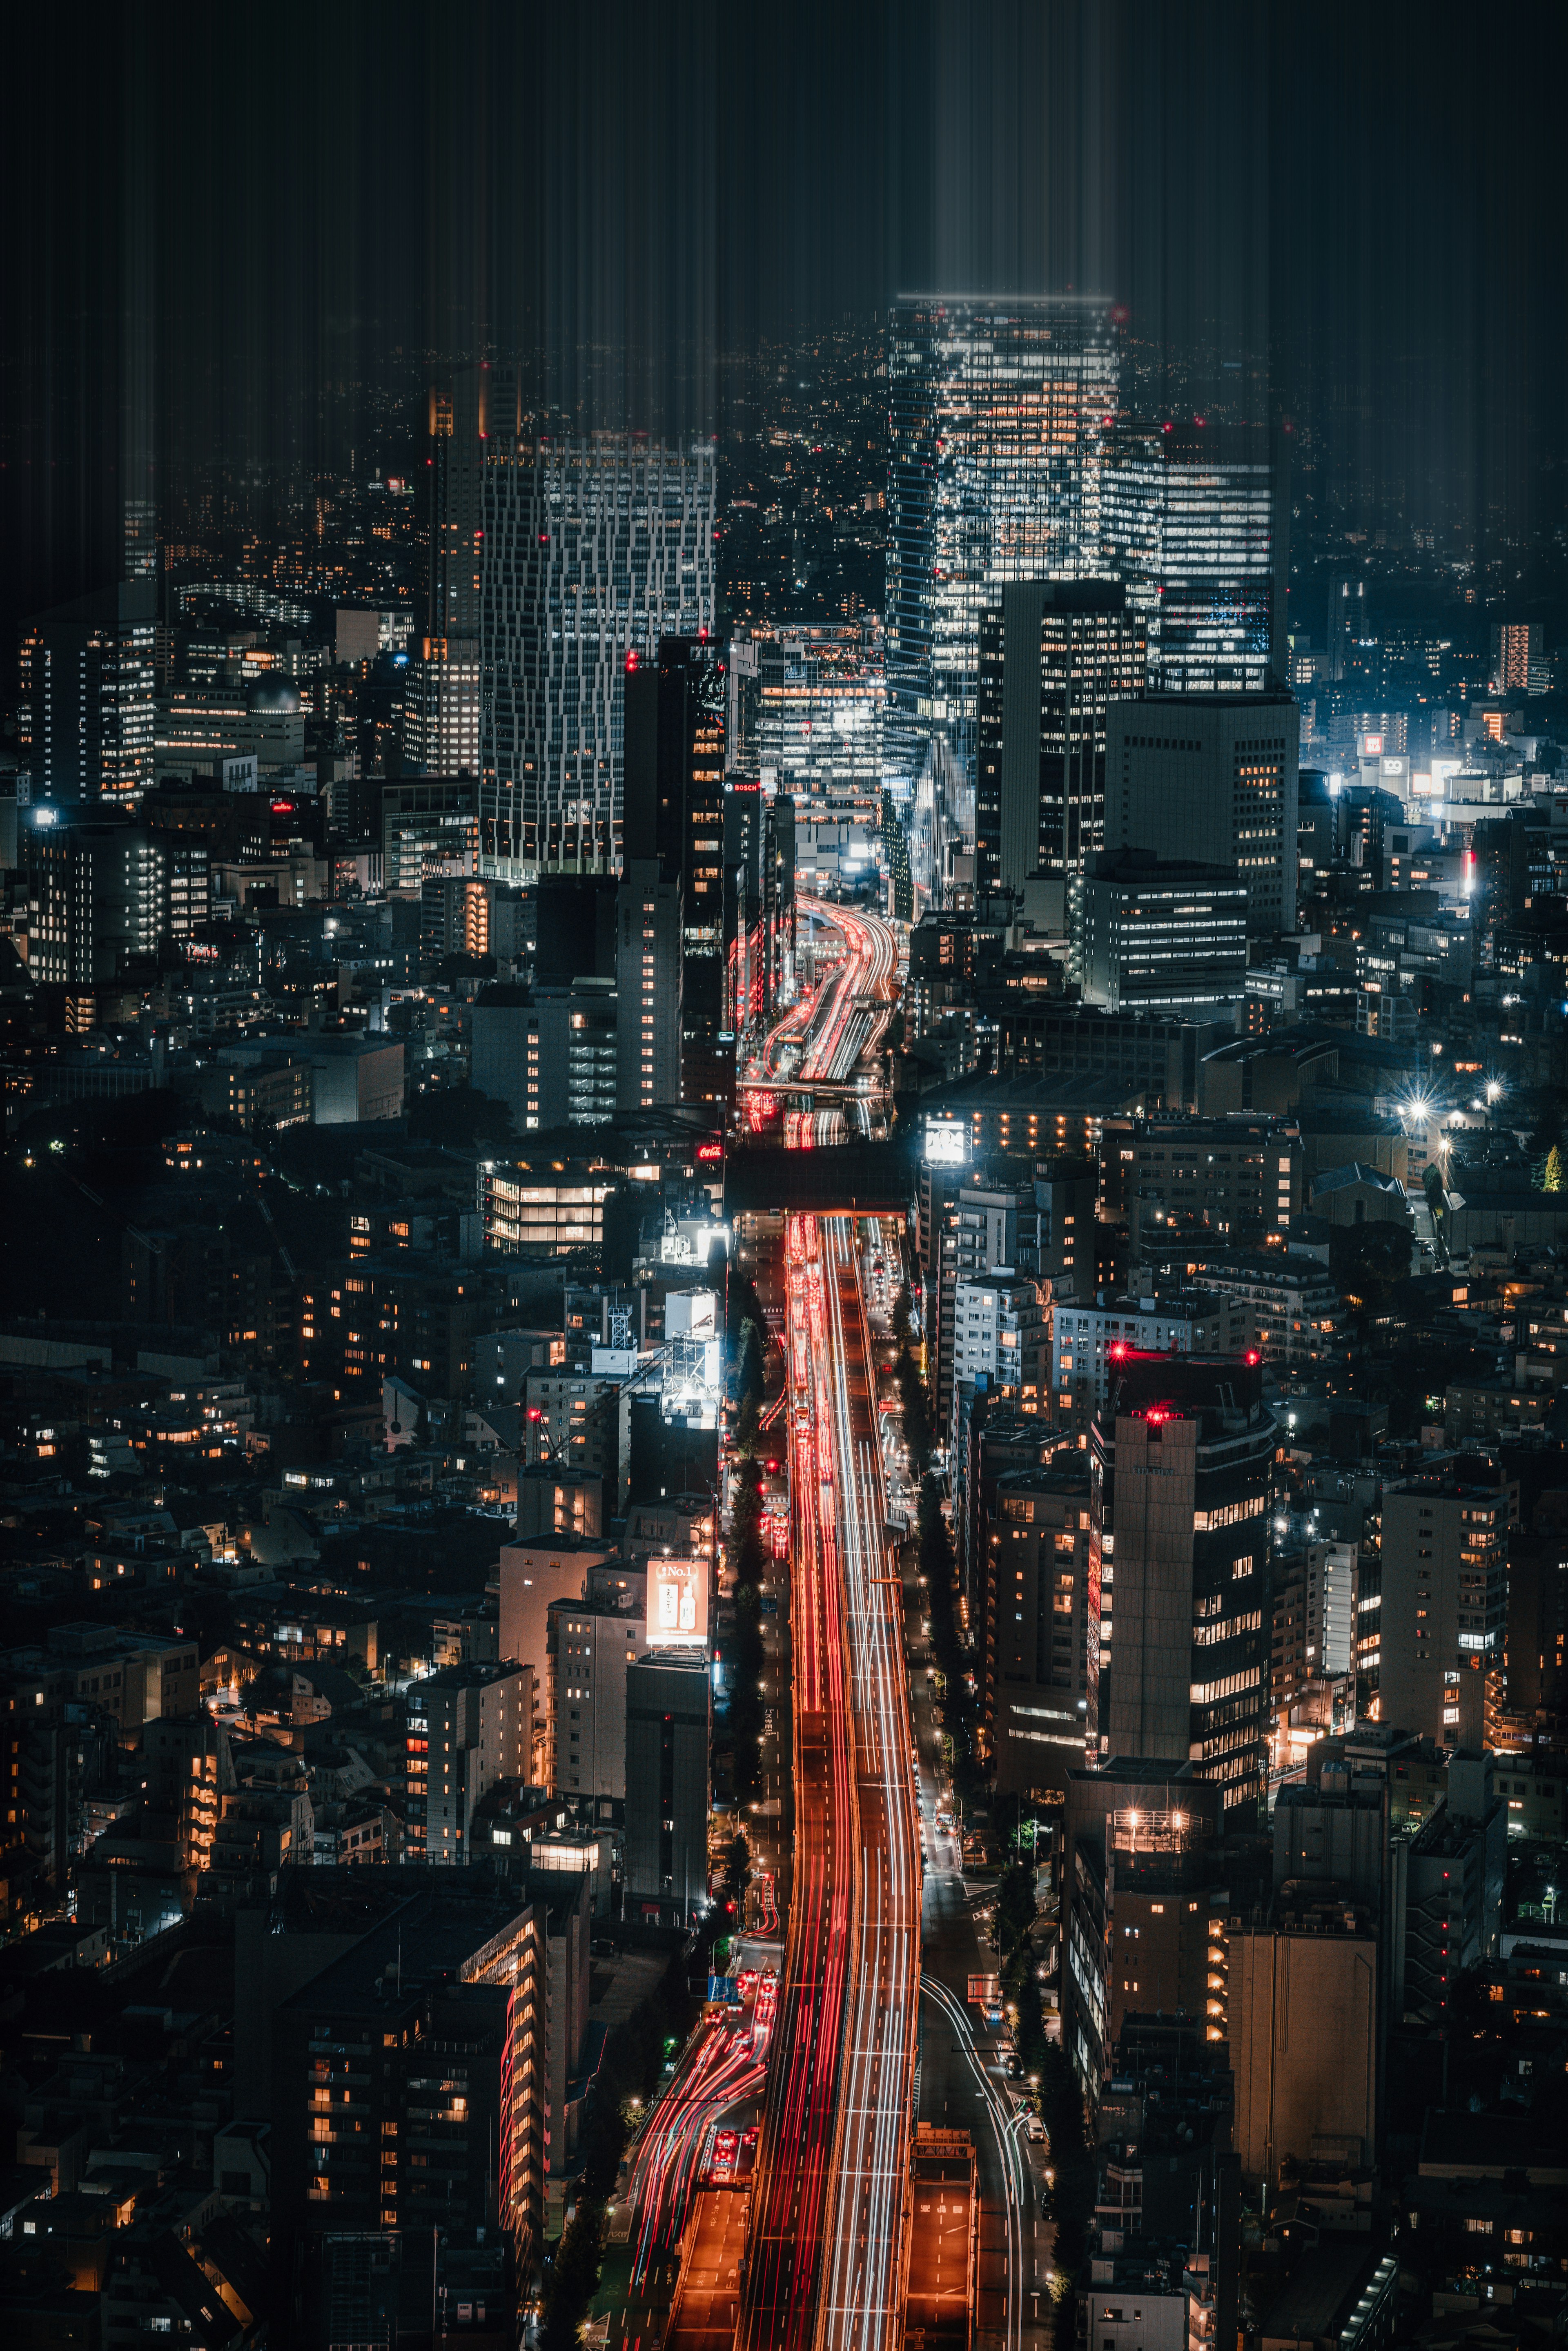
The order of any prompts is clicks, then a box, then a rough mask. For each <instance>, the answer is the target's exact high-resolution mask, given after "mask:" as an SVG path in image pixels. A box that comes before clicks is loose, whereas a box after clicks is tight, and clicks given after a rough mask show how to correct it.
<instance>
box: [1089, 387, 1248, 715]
mask: <svg viewBox="0 0 1568 2351" xmlns="http://www.w3.org/2000/svg"><path fill="white" fill-rule="evenodd" d="M1101 520H1102V527H1103V531H1104V538H1105V559H1106V561H1105V568H1106V569H1107V570H1109V571H1112V572H1113V573H1114V574H1115V576H1116V577H1117V578H1118V579H1119V580H1122V581H1123V582H1124V584H1125V587H1126V590H1127V601H1128V604H1129V606H1130V607H1131V608H1132V610H1133V611H1135V612H1136V613H1137V614H1138V615H1139V617H1140V618H1141V619H1142V621H1143V622H1144V625H1145V632H1146V635H1147V638H1148V647H1149V684H1151V685H1152V686H1155V687H1160V688H1163V689H1164V690H1165V691H1166V692H1167V693H1171V694H1204V693H1214V692H1229V693H1247V694H1255V693H1258V692H1260V691H1261V690H1262V689H1263V688H1264V687H1266V686H1267V685H1268V684H1269V683H1270V675H1271V674H1272V675H1274V676H1275V677H1278V676H1280V675H1282V674H1283V669H1282V664H1283V660H1284V650H1283V644H1282V642H1281V643H1278V644H1277V643H1276V634H1277V632H1279V631H1280V630H1281V627H1282V623H1283V617H1284V586H1283V582H1284V569H1283V561H1282V558H1283V552H1284V547H1283V535H1282V532H1281V529H1280V528H1278V514H1277V507H1276V501H1275V496H1274V472H1273V467H1272V465H1270V459H1269V452H1268V448H1267V445H1266V443H1265V441H1264V437H1263V435H1262V434H1249V433H1248V432H1247V431H1246V430H1245V429H1244V428H1241V427H1232V428H1229V429H1228V430H1222V429H1220V428H1218V427H1216V426H1198V425H1196V424H1188V425H1186V426H1184V427H1177V426H1175V425H1173V424H1169V423H1166V424H1153V425H1126V424H1118V425H1116V426H1114V427H1113V429H1112V431H1111V433H1110V434H1108V435H1107V438H1106V448H1105V462H1104V466H1103V472H1102V475H1101Z"/></svg>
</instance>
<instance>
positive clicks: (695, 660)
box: [622, 634, 735, 1102]
mask: <svg viewBox="0 0 1568 2351" xmlns="http://www.w3.org/2000/svg"><path fill="white" fill-rule="evenodd" d="M727 699H728V686H727V676H726V664H725V661H724V657H723V654H722V652H721V650H720V648H719V647H718V646H717V645H716V643H714V642H713V640H712V639H711V638H710V637H708V636H707V635H706V634H704V635H702V636H700V637H697V636H687V637H683V636H669V637H665V638H664V640H663V642H662V643H661V644H660V646H659V648H658V658H657V660H656V662H652V663H650V662H645V661H643V660H642V659H641V658H640V657H638V656H635V655H629V656H628V659H627V662H626V666H625V674H624V707H625V785H624V801H623V808H624V814H623V820H622V845H623V852H624V856H625V860H626V868H627V872H628V873H630V872H631V871H632V867H633V866H636V867H637V868H639V869H641V868H642V867H643V866H644V865H645V864H647V863H648V862H653V863H656V865H657V867H658V870H659V873H660V876H661V878H662V879H663V881H664V883H668V884H674V885H677V886H678V888H679V891H680V904H681V959H682V979H681V1096H680V1098H681V1100H682V1101H683V1102H725V1101H728V1100H730V1099H732V1098H733V1093H734V1083H735V1057H734V1048H733V1040H731V1042H730V1044H729V1047H728V1050H726V1047H725V1045H724V1043H723V1042H722V1041H721V1040H723V1039H724V1038H725V1037H726V1035H727V1031H726V1029H725V986H724V980H725V969H724V901H725V885H724V873H725V868H724V835H725V785H724V744H725V727H726V718H727Z"/></svg>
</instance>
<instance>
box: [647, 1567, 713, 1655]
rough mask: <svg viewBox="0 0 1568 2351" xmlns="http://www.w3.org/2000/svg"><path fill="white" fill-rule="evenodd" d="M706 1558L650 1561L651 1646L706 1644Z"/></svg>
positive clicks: (662, 1647)
mask: <svg viewBox="0 0 1568 2351" xmlns="http://www.w3.org/2000/svg"><path fill="white" fill-rule="evenodd" d="M707 1585H708V1567H707V1562H706V1559H651V1560H650V1561H649V1562H648V1646H649V1647H650V1648H651V1649H671V1648H682V1649H685V1648H693V1647H695V1646H696V1645H697V1644H698V1643H699V1642H700V1643H701V1644H702V1645H703V1646H705V1647H706V1643H707Z"/></svg>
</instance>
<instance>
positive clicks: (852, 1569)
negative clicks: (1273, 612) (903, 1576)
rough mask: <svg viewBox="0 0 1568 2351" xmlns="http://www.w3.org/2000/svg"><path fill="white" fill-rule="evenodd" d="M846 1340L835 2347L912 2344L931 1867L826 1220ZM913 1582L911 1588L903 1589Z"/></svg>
mask: <svg viewBox="0 0 1568 2351" xmlns="http://www.w3.org/2000/svg"><path fill="white" fill-rule="evenodd" d="M823 1253H824V1257H825V1259H826V1260H827V1275H828V1279H827V1281H826V1285H825V1286H826V1293H827V1301H828V1311H829V1320H830V1329H831V1364H830V1366H828V1367H827V1368H828V1377H827V1379H826V1382H825V1384H824V1389H823V1397H824V1404H825V1408H826V1409H827V1411H828V1412H829V1413H830V1414H831V1416H832V1419H833V1422H834V1425H835V1430H836V1446H837V1452H838V1457H839V1458H840V1459H841V1460H842V1461H844V1462H846V1463H848V1464H849V1465H851V1467H850V1471H849V1474H847V1475H846V1476H845V1478H844V1479H842V1480H841V1486H840V1489H839V1492H838V1494H837V1496H836V1498H835V1500H836V1514H837V1519H838V1525H839V1531H840V1534H841V1559H842V1565H843V1573H844V1582H845V1591H846V1600H847V1613H846V1625H847V1630H848V1635H849V1665H850V1681H851V1693H852V1711H853V1717H854V1728H855V1748H856V1770H857V1784H856V1790H855V1802H856V1811H857V1816H858V1834H857V1837H856V1841H855V1859H856V1865H857V1883H856V1905H855V1919H854V1938H855V1964H854V1968H853V1970H852V1984H853V1987H854V1989H853V1991H852V2003H851V2008H850V2012H849V2016H848V2019H847V2022H846V2033H845V2048H844V2058H843V2066H842V2075H841V2093H840V2111H839V2118H838V2131H837V2137H836V2141H835V2148H834V2164H833V2185H834V2191H835V2205H834V2219H833V2222H832V2225H831V2229H830V2231H829V2241H830V2243H831V2249H832V2250H831V2264H830V2269H829V2274H828V2277H827V2280H826V2282H825V2285H824V2292H823V2299H822V2306H821V2313H820V2315H819V2324H818V2331H817V2343H818V2346H819V2351H882V2346H894V2345H896V2344H897V2343H899V2342H900V2341H901V2340H902V2336H903V2331H904V2293H905V2284H906V2275H907V2259H906V2256H907V2248H906V2245H905V2242H904V2199H905V2189H906V2186H907V2182H908V2176H909V2134H910V2129H911V2124H912V2113H913V2099H914V2086H915V2053H916V2046H917V2031H916V2022H915V1999H916V1987H917V1984H918V1980H919V1968H920V1913H921V1895H922V1886H921V1865H920V1837H919V1825H918V1817H917V1813H916V1808H915V1793H914V1789H913V1786H912V1784H911V1771H910V1761H909V1759H910V1750H911V1746H912V1743H913V1729H912V1725H911V1719H910V1712H909V1702H908V1674H907V1669H906V1666H905V1661H904V1640H903V1621H902V1619H903V1610H902V1592H901V1587H900V1586H898V1585H897V1584H896V1583H895V1582H894V1580H893V1579H891V1578H890V1577H889V1576H888V1574H887V1573H886V1567H885V1560H884V1535H883V1530H884V1527H885V1523H886V1498H885V1492H884V1489H883V1475H882V1459H881V1452H880V1447H879V1445H878V1442H877V1432H876V1426H875V1414H874V1381H875V1373H874V1364H873V1353H872V1347H871V1336H870V1332H869V1330H868V1328H867V1325H866V1321H865V1309H864V1301H863V1297H862V1289H861V1277H860V1266H859V1260H858V1257H857V1253H856V1249H855V1243H854V1232H853V1228H852V1224H851V1222H850V1220H849V1219H848V1218H847V1217H834V1218H830V1219H827V1220H825V1221H824V1226H823ZM894 1593H898V1594H899V1596H898V1597H897V1598H894V1597H893V1596H892V1595H893V1594H894Z"/></svg>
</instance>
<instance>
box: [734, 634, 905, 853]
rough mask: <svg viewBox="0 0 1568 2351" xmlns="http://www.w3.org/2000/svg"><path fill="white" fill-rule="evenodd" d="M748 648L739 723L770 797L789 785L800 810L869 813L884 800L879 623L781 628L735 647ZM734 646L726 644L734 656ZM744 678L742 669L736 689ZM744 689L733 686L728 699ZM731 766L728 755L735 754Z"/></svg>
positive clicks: (753, 770) (807, 812) (753, 772)
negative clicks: (746, 703)
mask: <svg viewBox="0 0 1568 2351" xmlns="http://www.w3.org/2000/svg"><path fill="white" fill-rule="evenodd" d="M739 650H740V651H741V653H742V656H743V659H744V657H745V656H746V655H747V654H749V655H750V656H751V660H752V664H754V666H753V667H752V668H751V672H750V674H751V675H752V676H754V677H755V680H756V684H755V687H754V688H753V689H752V690H751V693H750V696H749V698H750V700H751V701H752V702H753V703H754V705H755V708H754V709H748V710H747V712H746V715H745V720H744V722H743V723H745V724H746V725H747V728H748V731H749V734H750V736H751V738H752V745H753V747H754V758H755V765H754V766H752V767H750V768H747V773H748V774H750V775H754V776H758V777H760V779H761V783H762V789H763V790H764V792H765V793H767V794H768V796H769V797H770V798H771V797H772V795H773V794H775V793H778V792H784V793H787V794H788V795H789V798H790V799H793V800H794V801H795V802H796V804H797V808H798V810H799V813H800V815H802V816H806V817H810V816H812V815H816V814H821V813H822V812H823V811H824V810H827V809H829V808H831V809H833V810H846V809H852V810H859V811H860V812H861V813H862V815H869V814H870V813H871V812H872V811H873V810H877V809H879V808H880V806H881V794H882V739H883V692H884V682H883V658H882V630H881V627H880V625H879V624H878V623H877V622H874V621H872V622H866V623H864V624H862V625H859V626H855V627H852V628H806V629H785V630H782V631H781V632H779V635H778V636H776V637H765V638H760V639H754V640H752V641H751V643H749V644H745V643H743V644H742V646H741V647H740V649H739ZM735 651H736V648H734V647H732V648H731V655H732V658H733V656H734V653H735ZM746 686H747V677H746V674H745V672H744V671H743V675H742V692H743V694H744V693H745V690H746ZM740 698H741V697H739V696H737V695H735V694H733V693H732V695H731V702H732V706H734V705H736V704H737V702H738V700H739V699H740ZM731 764H732V765H733V764H734V762H733V761H732V763H731Z"/></svg>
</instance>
